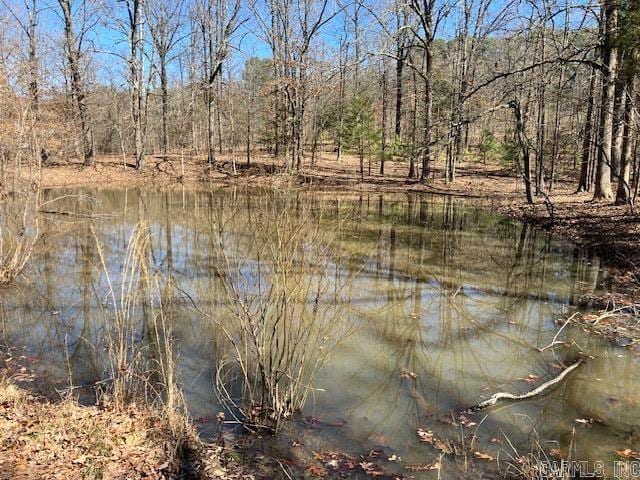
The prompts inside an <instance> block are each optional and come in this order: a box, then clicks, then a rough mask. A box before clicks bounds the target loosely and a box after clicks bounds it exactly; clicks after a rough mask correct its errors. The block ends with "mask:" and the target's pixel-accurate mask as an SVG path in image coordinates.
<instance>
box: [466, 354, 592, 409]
mask: <svg viewBox="0 0 640 480" xmlns="http://www.w3.org/2000/svg"><path fill="white" fill-rule="evenodd" d="M583 362H584V359H582V358H581V359H579V360H578V361H577V362H575V363H573V364H571V365H570V366H568V367H567V368H565V369H564V370H563V371H562V372H561V373H560V375H558V376H557V377H555V378H552V379H551V380H548V381H546V382H544V383H543V384H542V385H540V386H539V387H536V388H534V389H533V390H531V391H530V392H527V393H523V394H521V395H515V394H513V393H508V392H498V393H496V394H494V395H493V396H492V397H491V398H489V399H487V400H485V401H484V402H480V403H479V404H477V405H474V406H473V407H470V408H468V410H469V411H477V410H482V409H483V408H486V407H490V406H492V405H495V404H496V403H498V401H499V400H525V399H527V398H532V397H535V396H538V395H540V394H541V393H543V392H544V391H545V390H547V389H548V388H550V387H552V386H553V385H556V384H558V383H560V382H561V381H562V380H564V378H565V377H566V376H567V375H569V373H571V372H572V371H573V370H575V369H576V368H578V367H579V366H580V365H581V364H582V363H583Z"/></svg>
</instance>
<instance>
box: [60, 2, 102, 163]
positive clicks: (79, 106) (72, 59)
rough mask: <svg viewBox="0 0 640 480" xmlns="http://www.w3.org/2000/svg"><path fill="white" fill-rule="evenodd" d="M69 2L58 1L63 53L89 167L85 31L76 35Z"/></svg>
mask: <svg viewBox="0 0 640 480" xmlns="http://www.w3.org/2000/svg"><path fill="white" fill-rule="evenodd" d="M71 2H72V0H58V4H59V5H60V9H61V11H62V18H63V21H64V51H65V57H66V61H67V68H68V70H69V77H70V78H69V80H70V82H69V84H70V88H71V97H72V98H73V102H74V104H75V106H76V110H77V115H78V122H79V124H80V140H81V145H82V154H83V158H84V165H85V167H89V166H91V165H93V161H94V151H93V150H94V145H93V129H92V127H91V119H90V116H89V110H88V108H87V100H86V93H85V86H84V79H83V76H82V73H81V72H82V64H81V63H82V48H83V40H84V36H85V33H86V29H84V28H83V29H81V31H80V33H79V34H78V35H76V33H75V31H74V26H75V22H74V13H73V10H72V4H71ZM82 5H83V8H84V6H85V4H84V0H82Z"/></svg>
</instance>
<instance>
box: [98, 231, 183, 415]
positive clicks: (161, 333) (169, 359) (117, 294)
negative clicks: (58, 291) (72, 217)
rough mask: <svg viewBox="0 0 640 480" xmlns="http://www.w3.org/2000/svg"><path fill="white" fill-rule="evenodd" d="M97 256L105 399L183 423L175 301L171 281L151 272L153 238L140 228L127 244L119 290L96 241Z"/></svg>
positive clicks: (100, 246) (119, 278)
mask: <svg viewBox="0 0 640 480" xmlns="http://www.w3.org/2000/svg"><path fill="white" fill-rule="evenodd" d="M94 238H95V239H96V244H97V251H98V256H99V259H100V263H101V266H102V270H103V272H104V276H105V278H106V282H107V293H106V299H107V302H106V304H107V306H106V307H105V308H104V311H103V317H104V320H105V321H104V332H105V345H106V368H107V373H106V375H105V376H106V377H108V378H109V380H110V382H109V384H110V388H108V389H107V391H106V395H107V397H108V398H109V400H110V401H111V402H113V403H114V404H115V405H126V404H128V403H131V402H137V401H142V402H144V403H145V404H148V405H158V406H161V407H162V408H163V409H164V410H165V411H166V412H167V413H169V414H171V415H172V414H174V413H179V415H177V418H178V422H177V423H179V424H181V423H183V419H184V417H185V415H183V414H184V408H183V407H184V403H183V399H182V395H181V393H180V390H179V388H178V386H177V378H176V372H175V353H174V349H173V329H172V322H171V319H170V318H169V312H168V310H167V307H166V305H167V304H168V303H170V302H171V298H172V297H173V287H172V284H171V281H170V280H165V279H164V278H163V277H162V275H161V274H160V273H157V272H153V271H152V269H151V267H150V254H151V253H150V252H151V233H150V230H149V225H148V224H147V223H146V222H140V223H138V224H137V225H136V226H135V227H134V229H133V231H132V233H131V236H130V238H129V242H128V246H127V251H126V254H125V257H124V261H123V265H122V267H121V270H120V272H119V273H118V284H117V285H116V284H115V283H114V282H113V281H112V278H111V274H110V272H109V270H108V267H107V263H106V260H105V254H104V250H103V247H102V245H101V244H100V242H99V240H98V237H97V235H96V234H95V231H94Z"/></svg>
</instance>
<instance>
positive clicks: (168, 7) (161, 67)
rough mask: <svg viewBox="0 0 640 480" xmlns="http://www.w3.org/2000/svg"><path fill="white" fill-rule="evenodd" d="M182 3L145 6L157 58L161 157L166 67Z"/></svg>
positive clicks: (164, 148) (166, 97) (165, 144)
mask: <svg viewBox="0 0 640 480" xmlns="http://www.w3.org/2000/svg"><path fill="white" fill-rule="evenodd" d="M183 5H184V1H183V0H179V1H176V2H175V3H173V2H171V3H169V2H167V1H165V0H155V1H153V0H152V1H151V2H150V3H147V4H146V12H147V13H146V16H147V19H148V22H149V31H150V32H151V40H152V42H153V46H154V49H155V51H156V54H157V58H158V75H159V77H160V96H161V102H162V132H161V139H160V145H161V148H162V153H163V155H167V151H168V148H169V147H168V145H169V133H168V128H169V127H168V123H169V120H168V118H167V117H168V115H169V76H168V71H167V68H168V65H169V62H170V61H171V60H172V58H171V54H172V51H173V49H174V48H175V47H176V45H177V43H178V42H179V41H180V36H179V30H180V27H181V26H182V9H183Z"/></svg>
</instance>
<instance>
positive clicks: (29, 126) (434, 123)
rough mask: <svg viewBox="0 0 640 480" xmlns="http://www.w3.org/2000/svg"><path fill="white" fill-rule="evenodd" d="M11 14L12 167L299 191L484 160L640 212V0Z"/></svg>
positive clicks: (48, 5) (7, 4)
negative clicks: (336, 163) (160, 169)
mask: <svg viewBox="0 0 640 480" xmlns="http://www.w3.org/2000/svg"><path fill="white" fill-rule="evenodd" d="M0 14H1V15H2V18H3V22H2V30H1V32H0V54H1V60H2V63H1V64H0V65H1V69H0V76H1V82H2V85H3V89H4V90H6V92H7V94H6V95H3V100H2V102H3V105H2V108H1V110H0V116H1V121H2V125H3V131H4V132H3V133H4V134H3V136H2V140H1V141H0V149H1V150H2V160H3V166H4V165H18V164H20V162H24V161H28V162H30V164H31V165H33V166H37V167H40V166H46V164H47V162H49V161H50V160H52V159H55V161H56V162H58V163H65V162H66V163H68V162H71V161H73V160H74V159H81V160H82V161H83V164H84V165H85V166H91V165H92V164H93V162H94V159H95V156H96V155H101V156H104V155H119V156H121V157H122V160H123V163H124V165H127V164H128V159H131V160H132V161H131V164H132V165H133V166H134V167H135V168H136V169H139V170H140V169H144V168H145V156H146V155H155V156H163V157H164V158H165V159H170V158H172V156H173V157H176V156H177V155H181V156H182V157H184V156H185V155H186V157H187V161H195V162H197V161H200V160H199V159H200V158H201V157H203V156H204V157H206V161H207V165H208V166H209V168H217V163H218V162H219V161H223V162H224V161H226V160H228V159H232V161H233V162H234V165H235V162H236V159H244V160H245V161H246V163H247V164H251V160H252V157H254V156H256V155H265V154H266V155H271V156H272V158H273V159H274V162H276V164H277V165H279V166H280V168H281V169H282V170H284V171H286V172H290V173H292V174H297V173H299V172H300V171H302V170H303V169H304V168H306V167H308V166H312V165H313V164H314V163H315V162H316V160H317V159H318V158H319V157H320V156H321V155H328V156H332V155H335V157H336V159H337V160H340V159H341V157H342V155H344V154H347V155H354V156H356V157H357V158H358V159H359V160H358V162H359V164H360V175H361V179H362V180H364V179H365V177H369V178H370V177H372V176H375V177H377V176H384V175H385V168H384V165H385V161H387V160H394V161H397V162H403V163H405V164H406V176H407V178H410V179H411V178H415V177H417V178H419V180H420V181H421V182H423V183H424V182H429V181H430V179H432V178H435V176H436V175H442V177H443V178H444V179H445V180H446V182H448V183H452V182H455V181H456V172H457V168H458V165H459V164H460V162H467V163H469V164H473V163H474V162H486V161H487V158H489V157H488V156H487V155H486V152H487V151H488V150H491V155H490V158H491V161H492V162H494V163H498V164H499V165H502V166H503V167H504V168H505V170H506V171H509V172H511V173H512V174H513V175H515V176H516V177H519V178H521V180H522V181H523V185H524V192H523V194H525V193H526V200H527V201H528V202H529V203H533V202H535V201H536V198H539V199H541V201H547V200H548V195H549V194H550V193H551V192H552V191H553V188H554V181H555V180H556V179H557V178H558V177H559V176H563V177H564V178H566V177H569V178H573V179H574V181H575V186H576V191H582V192H584V191H589V192H593V199H594V200H603V201H607V202H608V201H615V203H616V204H618V205H623V204H629V205H632V204H633V203H634V201H635V199H636V197H637V194H638V184H639V182H638V178H639V176H640V175H639V169H640V167H639V162H638V161H637V159H636V151H637V128H638V118H637V115H636V114H635V110H636V108H637V100H638V98H637V97H638V94H637V92H636V77H637V62H638V59H637V56H638V53H637V50H638V48H637V47H638V45H637V43H638V41H637V35H636V33H637V30H638V27H637V23H638V22H637V17H638V3H637V2H636V1H634V0H629V1H622V2H621V1H615V2H613V1H606V2H602V3H600V4H590V3H585V2H578V3H575V4H574V3H570V2H568V1H564V2H551V1H550V0H535V1H531V2H525V3H520V2H513V1H498V0H459V1H456V0H425V1H415V0H354V1H353V2H346V3H345V2H342V1H338V2H333V1H329V0H274V1H271V0H269V1H266V0H265V1H262V0H260V1H259V0H246V1H242V0H238V1H234V2H224V1H219V0H180V1H179V2H177V3H172V2H168V1H166V0H127V1H126V2H118V3H116V4H113V5H112V4H110V3H106V4H104V3H100V2H96V1H94V0H57V1H56V2H48V1H47V0H3V2H2V6H1V9H0ZM8 132H14V133H15V132H18V134H17V135H15V134H12V133H9V134H6V133H8ZM487 142H490V144H487ZM365 157H366V161H367V162H368V167H367V168H364V163H365ZM372 163H373V164H376V165H375V167H374V168H372V167H371V164H372Z"/></svg>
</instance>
